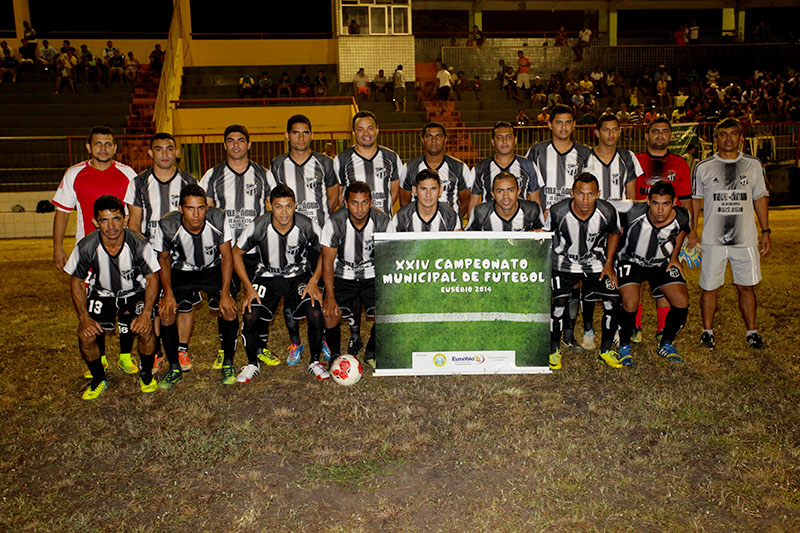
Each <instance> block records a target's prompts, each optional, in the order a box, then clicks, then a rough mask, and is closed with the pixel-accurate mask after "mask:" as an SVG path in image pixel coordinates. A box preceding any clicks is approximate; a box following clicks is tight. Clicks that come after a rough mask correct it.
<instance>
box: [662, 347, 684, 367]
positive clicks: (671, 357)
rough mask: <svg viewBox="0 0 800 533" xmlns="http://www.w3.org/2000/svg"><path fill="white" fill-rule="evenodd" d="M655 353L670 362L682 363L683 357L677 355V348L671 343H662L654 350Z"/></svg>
mask: <svg viewBox="0 0 800 533" xmlns="http://www.w3.org/2000/svg"><path fill="white" fill-rule="evenodd" d="M656 353H657V354H658V355H660V356H661V357H663V358H664V359H666V360H667V361H669V362H670V363H683V359H682V358H681V356H680V355H678V350H677V349H676V348H675V345H673V344H669V343H667V344H662V345H661V346H659V347H658V350H656Z"/></svg>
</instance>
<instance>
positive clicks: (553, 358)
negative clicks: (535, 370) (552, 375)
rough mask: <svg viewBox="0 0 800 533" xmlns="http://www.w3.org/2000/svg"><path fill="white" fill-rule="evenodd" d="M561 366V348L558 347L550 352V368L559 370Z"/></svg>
mask: <svg viewBox="0 0 800 533" xmlns="http://www.w3.org/2000/svg"><path fill="white" fill-rule="evenodd" d="M560 368H561V349H560V348H559V349H557V350H556V351H555V352H553V353H551V354H550V370H558V369H560Z"/></svg>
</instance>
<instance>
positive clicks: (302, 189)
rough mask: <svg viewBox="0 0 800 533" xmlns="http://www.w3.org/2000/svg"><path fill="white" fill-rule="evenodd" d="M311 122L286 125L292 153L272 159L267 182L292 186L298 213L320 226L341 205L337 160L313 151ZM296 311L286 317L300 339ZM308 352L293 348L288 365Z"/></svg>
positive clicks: (298, 118) (298, 119)
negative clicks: (334, 161)
mask: <svg viewBox="0 0 800 533" xmlns="http://www.w3.org/2000/svg"><path fill="white" fill-rule="evenodd" d="M313 138H314V134H313V133H312V132H311V120H309V118H308V117H306V116H305V115H294V116H292V117H291V118H289V120H288V121H287V122H286V140H287V141H289V153H288V154H283V155H279V156H278V157H276V158H275V159H273V160H272V164H271V165H270V171H269V172H268V173H267V180H268V181H269V182H270V185H269V186H270V190H272V189H273V188H274V187H275V186H276V185H278V184H279V183H284V184H286V185H288V186H289V187H290V188H291V189H292V190H293V191H294V193H295V195H296V204H297V212H298V213H300V214H302V215H305V216H307V217H308V218H310V219H311V220H313V221H314V222H316V223H317V224H318V225H319V226H320V227H322V226H323V225H324V224H325V221H327V220H328V217H329V216H330V214H331V213H332V212H333V211H334V210H335V209H336V207H337V205H338V203H339V187H338V182H337V181H336V174H335V173H334V172H333V161H331V158H329V157H327V156H326V155H323V154H320V153H318V152H314V151H312V150H311V141H312V140H313ZM293 311H294V309H292V308H290V307H289V306H284V307H283V318H284V321H285V323H286V327H287V328H288V329H289V337H290V338H292V339H299V338H300V330H299V329H298V325H297V321H296V320H295V319H294V318H292V313H293ZM304 350H305V345H304V344H302V343H301V344H295V343H294V342H292V344H291V345H290V346H289V356H288V357H287V359H286V362H287V363H288V364H290V365H294V364H297V363H298V362H299V361H300V358H301V356H302V354H303V351H304Z"/></svg>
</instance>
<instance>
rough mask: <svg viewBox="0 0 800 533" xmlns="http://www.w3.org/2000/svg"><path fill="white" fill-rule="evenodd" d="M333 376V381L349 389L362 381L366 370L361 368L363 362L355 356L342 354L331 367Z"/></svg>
mask: <svg viewBox="0 0 800 533" xmlns="http://www.w3.org/2000/svg"><path fill="white" fill-rule="evenodd" d="M330 372H331V376H333V381H335V382H336V383H338V384H339V385H342V386H345V387H349V386H351V385H355V384H356V383H358V381H359V380H360V379H361V374H363V373H364V369H363V368H362V366H361V361H359V360H358V358H357V357H356V356H354V355H350V354H347V353H345V354H342V355H340V356H339V357H337V358H336V360H335V361H334V362H333V364H332V365H331V370H330Z"/></svg>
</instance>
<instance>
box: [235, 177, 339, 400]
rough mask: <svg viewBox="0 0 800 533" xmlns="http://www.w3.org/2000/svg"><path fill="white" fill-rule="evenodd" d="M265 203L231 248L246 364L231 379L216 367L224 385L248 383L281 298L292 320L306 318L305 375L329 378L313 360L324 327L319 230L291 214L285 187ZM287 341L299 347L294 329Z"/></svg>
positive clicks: (292, 207) (293, 211)
mask: <svg viewBox="0 0 800 533" xmlns="http://www.w3.org/2000/svg"><path fill="white" fill-rule="evenodd" d="M269 198H270V204H271V205H272V211H270V212H267V213H265V214H264V215H262V216H260V217H258V218H257V219H255V220H254V221H253V222H252V223H251V224H250V225H249V226H247V228H246V229H245V230H244V232H242V234H241V235H240V236H239V240H238V241H236V246H234V248H233V261H234V267H235V268H236V272H237V274H238V275H239V277H240V279H241V280H242V285H243V286H244V289H245V294H244V300H243V302H244V303H243V305H242V311H243V313H244V316H243V318H242V322H243V324H244V326H243V328H242V329H243V331H242V336H243V337H244V347H245V352H246V353H247V364H246V365H245V366H244V367H242V370H241V372H239V375H238V376H237V377H236V378H235V379H234V377H233V360H232V359H228V358H227V357H226V358H225V362H224V363H223V367H222V371H223V383H225V384H233V383H235V382H236V381H238V382H239V383H248V382H250V380H252V379H253V378H254V377H255V376H257V375H258V374H259V372H260V365H259V357H258V355H259V354H260V353H261V350H262V349H263V348H264V347H265V346H266V345H267V338H268V335H269V323H270V322H271V321H272V319H273V317H274V315H275V311H276V310H277V309H278V304H279V303H280V301H281V298H283V306H284V308H286V309H290V310H291V314H290V316H291V318H292V319H294V320H299V319H301V318H304V317H305V318H308V345H309V351H310V354H311V359H310V362H309V365H308V372H309V373H310V374H311V375H312V376H314V377H316V378H317V379H320V380H323V379H328V378H329V377H330V374H328V372H327V370H325V367H324V366H323V364H322V363H321V362H320V360H319V356H320V353H321V351H322V332H323V327H324V326H323V324H324V321H323V318H322V294H321V292H320V290H319V286H318V284H319V280H320V277H321V276H322V267H321V265H320V261H319V257H320V244H319V236H320V233H321V230H320V228H319V226H318V225H317V223H316V222H314V221H313V220H311V219H310V218H308V217H307V216H305V215H302V214H300V213H297V212H296V210H297V201H296V200H295V194H294V191H292V189H291V188H289V186H287V185H285V184H280V185H278V186H276V187H275V188H274V189H272V192H271V193H270V197H269ZM250 250H256V257H257V258H258V259H259V263H258V268H257V269H256V273H255V276H253V278H252V279H248V277H247V269H246V268H245V263H244V260H243V257H244V256H245V254H247V252H249V251H250ZM290 336H291V342H292V344H294V345H300V344H302V342H301V340H300V331H299V329H294V330H293V331H291V333H290ZM226 372H227V374H226ZM226 376H227V378H226Z"/></svg>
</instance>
